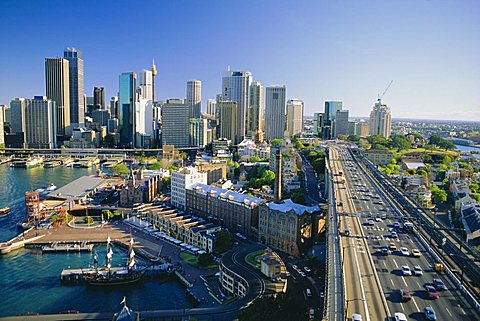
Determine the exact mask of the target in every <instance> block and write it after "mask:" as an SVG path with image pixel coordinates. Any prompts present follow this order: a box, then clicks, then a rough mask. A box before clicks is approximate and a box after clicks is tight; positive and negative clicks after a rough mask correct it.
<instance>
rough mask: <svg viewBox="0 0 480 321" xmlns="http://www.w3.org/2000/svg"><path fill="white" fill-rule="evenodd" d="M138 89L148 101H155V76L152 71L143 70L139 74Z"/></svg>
mask: <svg viewBox="0 0 480 321" xmlns="http://www.w3.org/2000/svg"><path fill="white" fill-rule="evenodd" d="M138 88H139V89H140V95H141V96H142V97H143V98H145V99H147V100H153V75H152V71H150V70H146V69H144V70H142V71H140V73H139V74H138Z"/></svg>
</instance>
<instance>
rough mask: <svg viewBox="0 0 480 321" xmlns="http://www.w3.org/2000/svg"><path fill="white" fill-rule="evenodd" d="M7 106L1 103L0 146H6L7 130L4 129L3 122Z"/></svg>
mask: <svg viewBox="0 0 480 321" xmlns="http://www.w3.org/2000/svg"><path fill="white" fill-rule="evenodd" d="M6 108H7V106H5V105H0V148H3V147H5V131H4V129H3V123H4V122H5V109H6Z"/></svg>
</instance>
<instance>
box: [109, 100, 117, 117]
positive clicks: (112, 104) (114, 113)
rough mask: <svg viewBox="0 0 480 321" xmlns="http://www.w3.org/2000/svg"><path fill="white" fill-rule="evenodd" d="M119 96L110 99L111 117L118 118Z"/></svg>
mask: <svg viewBox="0 0 480 321" xmlns="http://www.w3.org/2000/svg"><path fill="white" fill-rule="evenodd" d="M117 115H118V96H113V97H112V98H110V117H112V118H117V117H118V116H117Z"/></svg>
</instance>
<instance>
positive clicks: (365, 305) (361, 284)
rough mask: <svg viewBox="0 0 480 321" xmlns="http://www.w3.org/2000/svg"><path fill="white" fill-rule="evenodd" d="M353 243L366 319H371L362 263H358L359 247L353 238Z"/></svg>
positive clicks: (368, 320)
mask: <svg viewBox="0 0 480 321" xmlns="http://www.w3.org/2000/svg"><path fill="white" fill-rule="evenodd" d="M352 245H353V254H354V255H355V262H356V263H357V272H358V279H359V281H360V290H361V291H362V300H363V306H364V309H365V314H366V319H367V321H370V313H369V312H368V307H367V300H366V298H365V290H364V288H363V281H362V274H361V273H360V264H358V257H357V249H356V248H355V243H354V242H353V240H352Z"/></svg>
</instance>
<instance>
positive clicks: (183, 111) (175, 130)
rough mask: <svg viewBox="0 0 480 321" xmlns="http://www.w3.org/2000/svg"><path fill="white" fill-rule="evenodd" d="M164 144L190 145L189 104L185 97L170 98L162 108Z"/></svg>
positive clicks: (177, 146) (179, 146) (181, 146)
mask: <svg viewBox="0 0 480 321" xmlns="http://www.w3.org/2000/svg"><path fill="white" fill-rule="evenodd" d="M161 111H162V144H163V145H165V144H169V145H174V146H175V147H176V148H183V147H189V146H190V137H189V132H190V119H189V106H188V105H187V104H186V103H185V101H184V100H183V99H168V100H167V102H166V103H165V104H163V106H162V108H161Z"/></svg>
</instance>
